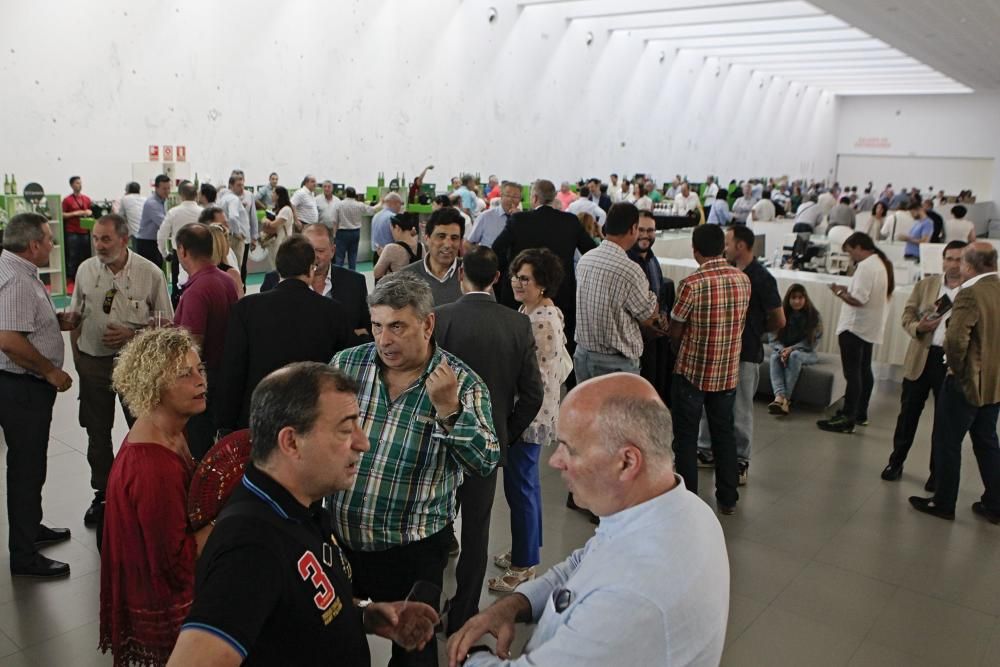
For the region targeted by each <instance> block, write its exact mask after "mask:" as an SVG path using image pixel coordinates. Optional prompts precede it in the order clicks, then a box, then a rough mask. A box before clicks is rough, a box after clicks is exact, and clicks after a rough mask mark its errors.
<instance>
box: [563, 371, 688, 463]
mask: <svg viewBox="0 0 1000 667" xmlns="http://www.w3.org/2000/svg"><path fill="white" fill-rule="evenodd" d="M561 411H562V412H566V413H569V414H568V415H567V416H569V417H571V418H572V419H574V420H579V423H580V424H581V425H584V424H585V425H586V426H587V428H588V429H594V430H595V431H596V432H595V433H594V435H595V437H596V438H598V439H599V440H600V441H601V443H602V444H603V445H604V446H605V447H607V448H608V449H609V450H610V451H611V452H616V451H618V450H619V449H620V448H622V447H624V446H626V445H634V446H635V447H637V448H639V450H641V451H642V453H643V455H644V457H645V458H646V460H647V461H648V462H649V464H650V466H652V468H654V469H657V470H658V471H660V472H669V471H671V470H672V466H673V450H672V449H671V440H670V437H671V433H672V432H673V424H672V422H671V419H670V411H669V410H667V407H666V406H665V405H664V404H663V401H662V400H660V396H659V394H657V393H656V389H655V388H654V387H653V385H651V384H650V383H649V382H648V381H646V380H645V379H643V378H642V377H640V376H638V375H634V374H632V373H611V374H609V375H602V376H600V377H596V378H592V379H590V380H587V381H586V382H582V383H580V384H578V385H577V386H576V387H574V388H573V390H572V391H571V392H569V394H567V395H566V399H565V400H564V401H563V404H562V407H561Z"/></svg>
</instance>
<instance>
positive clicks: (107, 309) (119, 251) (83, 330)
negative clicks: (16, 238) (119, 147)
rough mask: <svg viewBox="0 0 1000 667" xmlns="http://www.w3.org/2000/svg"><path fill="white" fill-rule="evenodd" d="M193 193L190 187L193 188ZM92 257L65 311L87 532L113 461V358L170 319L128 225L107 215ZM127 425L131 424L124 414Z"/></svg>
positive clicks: (156, 272)
mask: <svg viewBox="0 0 1000 667" xmlns="http://www.w3.org/2000/svg"><path fill="white" fill-rule="evenodd" d="M191 189H192V190H193V189H194V187H193V186H192V188H191ZM91 237H92V238H93V239H94V249H95V250H96V254H95V255H94V256H93V257H91V258H90V259H87V260H85V261H84V262H83V263H82V264H80V268H79V269H78V270H77V281H76V289H75V290H74V291H73V299H72V301H71V302H70V310H71V311H72V312H73V313H79V315H80V318H81V319H80V325H79V326H78V327H77V328H76V329H75V330H74V331H73V332H72V333H71V335H70V342H71V344H72V346H73V352H74V354H73V359H74V361H75V363H76V370H77V374H78V375H79V376H80V424H82V425H83V426H84V428H86V430H87V461H88V463H89V464H90V485H91V487H92V488H93V489H94V500H93V502H92V503H91V505H90V507H89V508H88V509H87V511H86V513H85V514H84V519H83V522H84V524H85V525H86V526H90V527H92V526H95V525H97V522H98V520H99V519H100V516H101V514H102V511H101V510H102V507H101V506H102V504H103V503H104V492H105V489H106V488H107V483H108V475H109V474H110V472H111V464H112V462H113V461H114V453H113V448H112V441H111V431H112V429H113V428H114V424H115V392H114V390H113V389H112V388H111V372H112V370H113V369H114V362H115V356H116V355H117V354H118V351H119V350H120V349H121V348H122V346H124V345H125V344H126V343H127V342H128V341H130V340H132V338H133V337H135V335H136V333H137V332H138V331H139V330H141V329H142V328H144V327H145V326H147V325H148V324H149V320H150V318H151V317H152V316H154V315H155V314H157V313H159V315H160V317H161V318H162V319H163V320H164V321H167V322H169V321H171V320H172V319H173V314H174V310H173V306H171V304H170V297H169V296H168V295H167V282H166V280H165V279H164V277H163V271H161V270H160V267H158V266H157V265H156V264H153V263H152V262H150V261H149V260H147V259H145V258H143V257H140V256H139V255H138V254H136V253H134V252H132V251H130V250H129V249H128V224H127V223H126V222H125V219H124V218H122V217H121V216H118V215H106V216H104V217H102V218H100V219H99V220H98V221H97V223H96V224H95V225H94V229H93V232H92V233H91ZM124 412H125V418H126V421H127V422H128V423H129V425H130V426H131V424H132V423H133V422H134V421H135V419H134V418H133V417H132V415H131V413H129V411H128V409H127V408H126V409H125V410H124Z"/></svg>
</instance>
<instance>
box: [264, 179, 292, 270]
mask: <svg viewBox="0 0 1000 667" xmlns="http://www.w3.org/2000/svg"><path fill="white" fill-rule="evenodd" d="M273 196H274V211H273V218H272V216H271V215H266V216H265V217H264V219H263V220H261V229H262V230H263V233H261V235H260V244H261V245H263V246H264V247H265V248H266V249H267V258H268V261H269V262H270V263H271V270H274V269H275V260H276V259H277V257H278V246H280V245H281V243H282V242H283V241H284V240H285V239H287V238H288V237H289V236H291V235H292V234H294V233H295V230H296V228H297V227H298V224H297V218H296V215H295V209H294V208H292V201H291V199H290V198H289V196H288V190H287V189H286V188H285V187H284V186H281V185H279V186H278V187H276V188H274V193H273Z"/></svg>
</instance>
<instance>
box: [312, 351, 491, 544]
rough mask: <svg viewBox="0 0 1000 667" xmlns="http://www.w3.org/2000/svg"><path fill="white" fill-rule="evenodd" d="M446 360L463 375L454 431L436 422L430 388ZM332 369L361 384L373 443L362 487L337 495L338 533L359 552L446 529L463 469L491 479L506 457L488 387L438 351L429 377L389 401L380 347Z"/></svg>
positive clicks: (342, 357)
mask: <svg viewBox="0 0 1000 667" xmlns="http://www.w3.org/2000/svg"><path fill="white" fill-rule="evenodd" d="M442 358H444V359H447V360H448V364H449V365H450V366H451V368H452V370H453V371H455V375H456V377H457V378H458V395H459V400H460V401H461V403H462V412H461V414H460V415H459V417H458V421H457V422H456V423H455V426H454V428H452V429H451V433H447V432H445V430H444V429H442V428H441V426H439V425H438V424H437V422H436V421H435V417H436V416H437V413H436V411H435V410H434V405H433V404H432V403H431V399H430V396H429V395H428V393H427V391H426V389H425V382H426V380H427V376H428V375H430V373H431V371H433V370H434V368H435V367H436V366H437V365H438V364H439V363H441V359H442ZM330 365H332V366H335V367H336V368H339V369H341V370H342V371H344V372H345V373H347V374H348V375H350V376H351V377H353V378H354V379H356V380H357V381H358V383H359V384H360V385H361V390H360V392H358V405H359V406H360V407H361V428H363V429H364V431H365V433H367V434H368V441H369V442H370V443H371V449H370V450H369V451H367V452H365V453H364V454H363V455H362V456H361V463H360V464H359V467H358V477H357V479H356V480H355V482H354V486H353V487H352V488H351V489H349V490H347V491H341V492H340V493H338V494H336V495H334V496H333V497H332V501H333V507H332V510H333V516H334V521H335V525H336V527H337V534H338V536H339V537H340V538H342V539H343V540H344V542H345V543H346V545H347V546H348V547H350V548H351V549H354V550H359V551H383V550H385V549H389V548H391V547H397V546H400V545H403V544H410V543H411V542H416V541H418V540H422V539H424V538H426V537H429V536H431V535H433V534H435V533H437V532H440V531H441V530H443V529H444V528H445V527H446V526H447V525H448V522H449V521H451V520H452V518H453V517H454V516H455V490H456V489H457V488H458V486H459V484H461V483H462V474H463V471H468V472H469V473H470V474H474V475H479V476H483V477H485V476H486V475H489V474H490V473H491V472H493V470H494V469H495V468H496V466H497V463H498V462H499V460H500V444H499V442H498V441H497V436H496V432H495V431H494V428H493V417H492V414H493V410H492V406H491V405H490V392H489V390H488V389H487V388H486V383H484V382H483V381H482V380H481V379H480V378H479V376H478V375H476V374H475V372H473V371H472V369H470V368H469V367H468V366H466V365H465V363H463V362H462V360H460V359H459V358H458V357H456V356H454V355H453V354H450V353H448V352H445V351H444V350H441V349H440V348H438V347H435V349H434V354H432V355H431V359H430V361H429V362H428V363H427V367H426V368H425V369H424V372H423V374H421V376H420V377H419V378H418V379H417V380H416V382H414V383H413V385H412V386H410V388H408V389H407V390H406V391H404V392H403V393H402V394H400V395H399V397H397V398H396V400H395V401H390V400H389V392H388V387H387V385H386V384H385V382H384V381H383V379H382V372H381V369H382V363H381V360H380V359H379V356H378V353H377V352H376V350H375V345H374V344H373V343H369V344H367V345H361V346H358V347H353V348H350V349H348V350H344V351H342V352H339V353H337V355H336V356H334V357H333V360H332V361H331V362H330Z"/></svg>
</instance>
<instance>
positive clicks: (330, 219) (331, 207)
mask: <svg viewBox="0 0 1000 667" xmlns="http://www.w3.org/2000/svg"><path fill="white" fill-rule="evenodd" d="M296 194H298V193H296ZM315 199H316V211H317V213H318V214H319V222H321V223H323V225H325V226H326V228H327V229H329V230H332V231H334V232H336V231H337V207H338V206H340V197H338V196H337V195H335V194H333V181H323V192H321V193H320V194H318V195H316V197H315ZM292 203H293V204H294V199H293V200H292ZM296 210H298V209H296Z"/></svg>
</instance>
